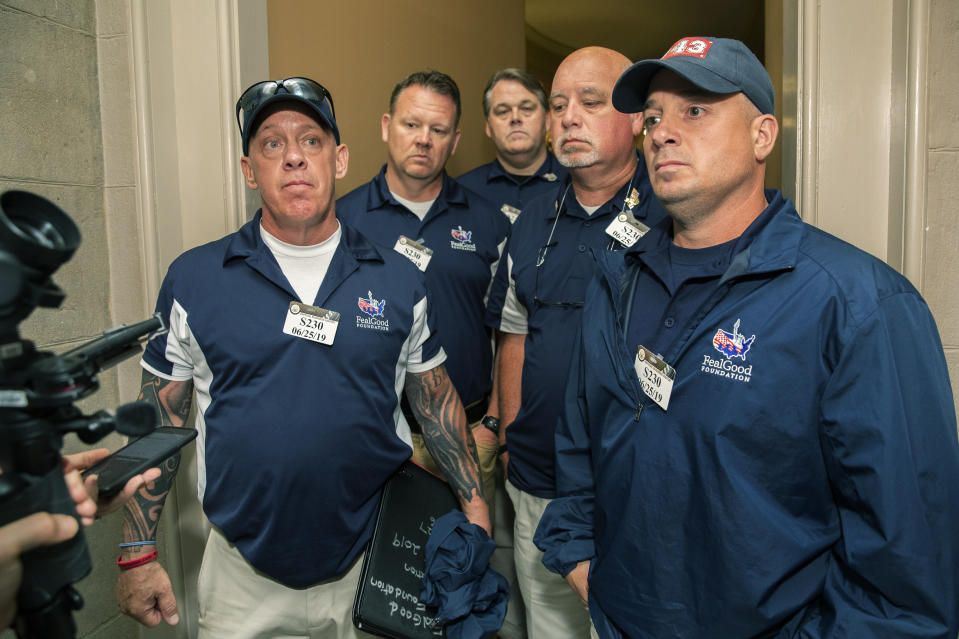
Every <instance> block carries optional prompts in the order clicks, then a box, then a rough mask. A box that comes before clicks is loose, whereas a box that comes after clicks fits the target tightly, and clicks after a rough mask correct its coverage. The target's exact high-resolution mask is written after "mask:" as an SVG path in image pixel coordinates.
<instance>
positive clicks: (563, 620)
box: [506, 481, 591, 639]
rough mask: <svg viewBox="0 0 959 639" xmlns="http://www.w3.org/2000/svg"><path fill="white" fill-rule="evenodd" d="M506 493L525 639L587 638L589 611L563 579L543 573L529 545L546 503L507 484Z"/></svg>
mask: <svg viewBox="0 0 959 639" xmlns="http://www.w3.org/2000/svg"><path fill="white" fill-rule="evenodd" d="M506 492H507V494H508V495H509V497H510V499H512V501H513V508H514V510H515V512H516V520H515V523H514V526H513V553H514V557H515V559H516V581H517V582H518V583H519V588H520V592H522V594H523V603H524V604H525V605H526V632H527V633H528V635H529V639H586V638H587V637H589V636H590V625H591V624H590V620H589V611H588V610H587V609H586V606H585V605H584V604H583V602H582V600H581V599H580V598H579V595H577V594H576V593H575V592H573V589H572V588H570V587H569V584H568V583H566V580H565V579H563V578H562V577H560V576H559V575H557V574H555V573H552V572H550V571H548V570H546V566H544V565H543V553H542V552H541V551H540V549H539V548H537V547H536V545H535V544H533V535H534V534H535V533H536V526H538V525H539V520H540V518H541V517H542V516H543V511H545V510H546V506H547V505H548V504H549V502H550V500H549V499H544V498H542V497H536V496H535V495H531V494H529V493H527V492H524V491H522V490H520V489H518V488H517V487H516V486H514V485H513V484H511V483H510V482H509V481H507V482H506Z"/></svg>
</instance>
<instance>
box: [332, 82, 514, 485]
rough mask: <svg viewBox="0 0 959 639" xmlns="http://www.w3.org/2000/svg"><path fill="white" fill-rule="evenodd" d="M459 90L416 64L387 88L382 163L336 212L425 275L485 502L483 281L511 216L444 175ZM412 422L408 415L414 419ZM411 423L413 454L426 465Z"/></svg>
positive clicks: (488, 437) (489, 435)
mask: <svg viewBox="0 0 959 639" xmlns="http://www.w3.org/2000/svg"><path fill="white" fill-rule="evenodd" d="M459 117H460V95H459V89H458V87H457V86H456V82H454V81H453V79H452V78H451V77H449V76H448V75H446V74H445V73H440V72H438V71H422V72H417V73H413V74H411V75H409V76H408V77H406V78H404V79H403V80H402V81H401V82H399V83H398V84H397V85H396V87H394V89H393V92H392V94H391V95H390V104H389V111H388V112H387V113H385V114H383V118H382V122H381V125H382V135H383V141H384V142H385V143H386V148H387V156H386V164H385V165H384V166H383V168H382V170H380V172H379V174H378V175H377V176H376V177H374V178H373V179H372V180H371V181H370V182H368V183H366V184H364V185H363V186H360V187H358V188H356V189H354V190H353V191H351V192H350V193H348V194H346V195H344V196H343V197H341V198H340V199H339V200H338V201H337V203H336V210H337V214H338V215H339V216H340V217H341V219H342V220H343V221H344V222H345V223H347V224H349V225H350V226H352V227H354V228H356V229H357V230H359V231H360V232H361V233H363V234H364V235H366V237H368V238H369V239H370V240H371V241H372V242H373V243H374V244H376V245H378V246H379V247H380V248H381V249H383V250H385V251H390V252H394V253H398V254H400V255H403V256H405V257H406V258H408V259H409V261H410V262H412V263H413V264H414V265H415V266H416V267H417V268H418V269H419V270H421V271H423V272H424V273H425V275H426V286H427V289H428V290H429V292H430V300H431V302H432V304H433V308H434V309H435V311H436V321H437V327H438V330H439V334H440V340H441V343H442V346H443V350H444V351H445V352H446V354H447V356H448V359H447V361H446V366H447V370H448V371H449V376H450V379H451V380H453V386H454V387H455V388H456V390H457V392H458V393H459V395H460V398H461V399H462V401H463V404H464V406H465V407H466V415H467V419H468V421H469V423H470V425H471V426H472V432H473V437H474V439H475V441H476V444H477V447H478V453H479V459H480V471H481V473H482V476H483V487H484V489H485V495H486V498H487V500H492V499H493V495H494V494H495V491H494V486H495V478H496V470H495V467H496V451H497V445H498V440H497V435H496V433H495V432H494V430H495V424H494V423H491V422H490V420H489V419H487V420H485V421H486V424H487V426H484V425H483V418H484V417H485V416H486V415H487V408H488V407H489V397H490V391H491V389H492V371H491V369H492V348H491V346H490V336H489V332H488V331H487V329H486V327H485V325H484V312H485V300H486V295H487V292H488V291H489V286H490V281H491V279H492V275H493V272H494V271H495V269H496V264H497V262H498V260H499V257H500V254H501V253H502V251H503V246H504V244H505V243H506V236H507V234H508V232H509V222H508V221H507V219H506V218H505V217H504V216H503V215H500V214H499V213H497V212H496V211H495V209H493V208H492V206H491V205H490V203H489V202H488V201H486V200H484V199H483V198H481V197H480V196H479V195H477V194H475V193H472V192H471V191H469V190H467V189H465V188H463V187H462V186H461V185H460V184H458V183H457V182H455V181H454V180H453V179H452V178H450V177H449V176H448V175H447V174H446V169H445V167H446V162H447V161H448V160H449V158H450V156H451V155H452V154H453V152H454V151H455V150H456V145H457V143H458V142H459V136H460V131H459V128H458V126H459ZM411 422H415V420H411ZM411 427H413V429H414V433H413V441H414V457H413V459H414V460H415V461H417V462H418V463H420V464H422V465H425V466H427V467H433V462H432V460H431V459H430V455H429V453H428V452H427V450H426V448H425V447H424V446H422V445H421V439H420V435H419V433H417V432H416V430H417V429H416V427H415V423H411Z"/></svg>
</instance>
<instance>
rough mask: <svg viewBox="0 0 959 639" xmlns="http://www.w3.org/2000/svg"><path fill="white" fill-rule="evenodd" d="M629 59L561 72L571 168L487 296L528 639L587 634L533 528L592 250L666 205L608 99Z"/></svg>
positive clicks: (625, 238)
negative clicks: (496, 338) (497, 335)
mask: <svg viewBox="0 0 959 639" xmlns="http://www.w3.org/2000/svg"><path fill="white" fill-rule="evenodd" d="M628 66H629V60H628V59H627V58H626V57H625V56H623V55H622V54H620V53H617V52H616V51H611V50H609V49H604V48H600V47H587V48H585V49H580V50H578V51H575V52H573V53H572V54H570V55H569V56H568V57H567V58H566V59H565V60H564V61H563V62H562V63H561V64H560V66H559V68H558V69H557V70H556V75H555V77H554V78H553V85H552V90H551V94H550V99H549V106H550V123H549V126H550V132H551V137H552V139H553V150H554V152H555V154H556V157H557V159H558V160H559V161H560V163H561V164H563V165H564V166H566V167H567V168H568V169H569V178H568V179H566V180H564V181H562V182H560V183H558V184H557V188H556V189H554V191H553V192H552V193H551V194H547V195H545V196H542V197H539V198H536V199H534V200H533V201H532V202H530V203H529V205H528V206H527V207H526V208H525V209H524V211H523V213H522V215H520V216H519V218H518V219H517V221H516V223H515V224H514V225H513V230H512V235H511V238H510V242H509V247H508V249H507V255H506V256H505V257H504V260H503V262H502V264H501V269H500V273H499V274H498V275H497V281H496V286H495V289H494V291H493V293H491V295H490V307H489V312H488V318H489V321H490V323H491V324H492V325H493V326H494V327H495V328H496V329H497V330H498V331H500V332H501V333H502V336H501V340H500V344H501V354H500V356H501V358H502V362H501V365H500V367H499V369H498V371H497V373H498V388H497V390H498V392H499V402H500V417H501V423H502V424H503V425H504V426H505V432H503V429H501V437H504V436H505V444H506V451H508V452H504V454H503V461H504V463H505V465H506V467H507V473H508V481H507V486H506V489H507V492H508V494H509V495H510V497H511V499H512V501H513V506H514V508H515V510H516V523H515V527H514V546H515V560H516V573H517V579H518V582H519V585H520V590H521V591H522V594H523V601H524V603H525V605H526V610H527V614H526V617H527V630H528V632H529V636H530V637H531V638H532V639H540V638H549V639H554V638H556V637H585V636H588V633H589V616H588V614H587V613H586V611H585V609H584V603H583V602H582V601H580V599H579V597H578V596H576V594H575V593H574V592H573V591H572V590H571V589H570V588H569V586H568V585H567V584H566V582H565V581H564V580H563V579H562V578H561V577H558V576H557V575H554V574H552V573H550V572H549V571H547V570H546V568H545V567H544V566H543V564H542V553H541V552H540V551H539V550H538V549H537V548H536V547H535V546H534V545H533V532H534V531H535V529H536V525H537V524H538V523H539V519H540V516H541V515H542V513H543V510H544V509H545V508H546V505H547V504H548V503H549V501H550V500H551V499H552V498H553V497H555V496H556V484H555V477H556V473H555V468H554V461H553V451H554V444H553V436H554V432H555V429H556V423H557V420H558V419H559V416H560V408H561V406H562V399H563V390H564V388H565V386H566V380H567V377H568V375H569V364H570V355H571V352H572V351H571V349H570V346H571V345H572V344H573V339H574V337H575V334H576V329H577V326H578V322H579V318H580V316H581V315H582V314H583V310H584V309H583V299H584V293H585V289H586V285H587V283H588V282H589V280H590V278H591V277H592V274H593V260H592V257H591V255H590V254H591V253H592V252H597V251H598V252H602V251H605V250H609V249H613V250H615V249H622V248H623V247H625V246H628V245H630V244H632V243H633V242H634V241H635V240H636V238H637V237H639V236H640V235H641V234H642V232H643V231H644V230H645V229H646V228H647V227H648V226H652V225H654V224H655V223H657V222H658V221H659V220H660V219H662V217H663V216H664V215H665V213H664V212H663V211H662V209H661V208H660V206H659V203H658V202H657V201H656V198H655V197H653V195H652V191H651V189H650V186H649V179H648V177H647V174H646V165H645V163H644V162H643V159H642V157H641V156H640V155H639V154H638V152H637V149H636V136H637V135H639V133H640V132H641V131H642V123H641V120H640V118H639V116H636V115H625V114H623V113H620V112H618V111H617V110H616V109H615V108H613V105H612V101H611V100H612V91H613V85H614V84H615V82H616V79H617V78H618V77H619V74H620V73H622V71H623V70H624V69H626V68H627V67H628ZM586 310H587V315H588V309H586Z"/></svg>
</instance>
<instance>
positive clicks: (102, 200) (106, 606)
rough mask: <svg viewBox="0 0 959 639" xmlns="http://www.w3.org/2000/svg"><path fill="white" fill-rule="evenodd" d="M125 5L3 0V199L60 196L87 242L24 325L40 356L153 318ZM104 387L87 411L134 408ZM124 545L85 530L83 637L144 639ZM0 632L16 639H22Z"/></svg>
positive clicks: (105, 527)
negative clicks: (142, 238) (119, 568)
mask: <svg viewBox="0 0 959 639" xmlns="http://www.w3.org/2000/svg"><path fill="white" fill-rule="evenodd" d="M101 4H106V5H109V6H107V7H104V8H102V9H101V7H100V6H99V5H101ZM124 7H125V3H123V2H106V3H103V2H96V1H95V0H76V1H71V2H59V3H53V2H46V3H41V2H28V1H24V0H6V1H0V95H2V96H3V104H4V109H3V112H4V115H3V117H2V118H0V142H2V143H0V176H2V177H0V191H5V190H7V189H24V190H28V191H32V192H34V193H37V194H39V195H42V196H44V197H47V198H49V199H51V200H52V201H54V202H55V203H56V204H58V205H59V206H60V207H61V208H63V209H64V210H65V211H66V212H67V213H68V214H69V215H70V216H71V217H72V218H73V220H74V221H75V222H76V223H77V224H78V226H79V227H80V232H81V234H82V238H83V239H82V244H81V246H80V248H79V250H78V251H77V253H76V255H75V256H74V257H73V259H72V260H70V261H69V262H67V263H66V264H65V265H64V266H62V267H61V268H60V269H59V270H58V271H57V272H56V273H55V274H54V277H53V279H54V281H55V282H56V283H57V284H58V285H59V286H60V288H62V289H63V290H64V291H65V292H66V294H67V297H66V300H65V301H64V302H63V304H62V306H61V308H60V309H58V310H54V309H39V310H37V311H35V312H34V313H33V314H32V315H31V316H30V317H28V318H27V319H26V320H25V321H24V322H23V324H22V330H21V333H22V336H23V337H24V338H29V339H32V340H34V341H35V342H36V343H37V347H38V348H39V349H41V350H52V351H62V350H65V349H67V348H70V347H74V346H77V345H79V344H81V343H83V342H85V341H87V340H89V339H92V338H95V337H98V336H99V335H100V334H101V333H102V332H103V331H104V330H106V329H107V328H109V327H110V326H113V325H116V324H118V323H121V322H127V323H132V322H135V321H139V320H141V319H145V318H146V317H147V316H148V313H147V309H146V308H145V306H144V303H143V302H144V300H145V299H146V298H145V296H144V295H143V292H142V281H141V269H140V260H139V257H138V253H139V252H138V246H139V244H138V240H137V238H138V235H139V232H138V222H137V220H138V217H137V207H136V198H135V197H133V190H134V183H135V177H134V173H135V166H136V162H135V156H134V151H135V143H134V141H133V135H132V131H133V126H132V120H133V117H132V113H131V110H130V103H129V90H128V87H126V86H125V85H126V83H127V81H128V80H129V74H128V67H127V60H128V57H127V54H126V50H127V49H128V47H129V46H130V41H129V34H128V32H127V30H126V28H125V25H126V24H127V23H128V17H129V14H128V12H126V11H125V8H124ZM131 367H132V369H136V368H137V366H136V363H135V361H134V362H128V363H125V364H123V365H121V367H120V369H121V370H124V371H130V370H132V369H131ZM123 377H126V375H124V376H123ZM100 381H101V385H102V388H101V390H100V391H99V392H97V393H96V394H94V395H92V396H91V397H89V398H88V399H86V400H84V401H82V402H81V407H82V409H83V410H84V411H85V412H88V413H89V412H92V411H94V410H99V409H103V408H108V409H112V408H114V407H115V406H116V405H117V403H118V402H119V401H121V397H124V398H125V399H127V400H129V399H132V398H131V397H129V394H128V392H118V390H117V388H118V375H117V369H111V370H109V371H108V372H105V373H103V374H102V375H100ZM121 386H123V385H122V384H121ZM122 442H123V439H122V438H121V437H120V436H118V435H116V434H114V435H111V436H109V437H108V438H106V439H105V440H103V441H102V442H101V444H102V445H105V446H108V447H110V448H117V447H119V446H120V445H121V444H122ZM87 447H88V446H86V445H84V444H81V443H79V442H78V440H77V439H76V438H75V437H74V436H73V435H70V436H67V437H66V438H65V450H66V451H67V452H69V451H74V450H79V449H83V448H87ZM119 536H120V520H119V518H118V517H117V516H116V515H111V516H108V517H106V518H104V519H102V520H100V521H99V522H97V524H96V525H95V526H94V527H92V528H89V529H87V541H88V545H89V548H90V551H91V556H92V561H93V565H94V572H93V574H92V575H91V576H90V577H87V578H86V579H84V580H83V581H81V582H80V583H79V584H78V590H79V591H80V593H81V594H82V596H83V597H84V599H85V601H86V605H85V606H84V608H83V610H81V611H80V612H78V613H77V614H76V615H75V619H76V622H77V627H78V633H79V636H80V637H84V638H88V639H116V638H118V637H123V636H135V633H136V632H137V630H136V627H135V624H134V623H133V622H132V621H130V620H129V619H127V618H125V617H123V616H122V615H120V614H119V612H118V611H117V608H116V605H115V604H114V601H113V578H114V577H115V567H114V566H113V565H112V562H113V561H114V560H115V559H116V546H115V544H116V543H117V541H118V540H119ZM0 635H2V636H3V637H4V639H6V638H7V637H9V636H12V633H10V632H8V633H0Z"/></svg>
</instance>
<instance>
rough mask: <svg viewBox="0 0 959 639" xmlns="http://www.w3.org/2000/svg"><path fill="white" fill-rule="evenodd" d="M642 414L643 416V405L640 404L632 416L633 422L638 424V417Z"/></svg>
mask: <svg viewBox="0 0 959 639" xmlns="http://www.w3.org/2000/svg"><path fill="white" fill-rule="evenodd" d="M642 414H643V405H642V404H640V405H639V406H637V407H636V414H635V415H633V421H634V422H638V421H639V416H640V415H642Z"/></svg>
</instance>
